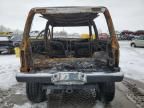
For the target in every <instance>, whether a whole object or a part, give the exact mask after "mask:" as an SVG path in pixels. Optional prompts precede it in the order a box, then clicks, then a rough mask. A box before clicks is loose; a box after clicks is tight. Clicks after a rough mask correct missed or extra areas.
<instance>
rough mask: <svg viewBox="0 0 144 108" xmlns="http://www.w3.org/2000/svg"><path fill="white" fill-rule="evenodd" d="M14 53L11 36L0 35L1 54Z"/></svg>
mask: <svg viewBox="0 0 144 108" xmlns="http://www.w3.org/2000/svg"><path fill="white" fill-rule="evenodd" d="M12 53H14V47H13V45H12V41H10V36H4V35H1V36H0V54H12Z"/></svg>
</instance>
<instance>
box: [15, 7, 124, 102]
mask: <svg viewBox="0 0 144 108" xmlns="http://www.w3.org/2000/svg"><path fill="white" fill-rule="evenodd" d="M99 13H101V14H103V15H104V17H105V20H106V22H107V26H108V29H109V33H110V37H109V38H108V39H107V40H99V37H98V30H97V26H96V24H95V22H94V19H96V18H97V17H98V16H99ZM36 14H40V15H41V17H42V18H44V19H46V20H47V22H46V24H45V29H44V30H43V31H42V32H43V33H40V34H39V35H38V36H37V37H36V38H35V39H31V38H30V36H29V33H30V29H31V25H32V21H33V18H34V16H35V15H36ZM78 26H79V27H83V26H87V27H88V31H89V36H90V37H89V39H82V38H76V37H74V38H54V32H53V31H54V28H55V27H78ZM50 28H51V29H50ZM92 31H94V34H95V36H96V37H95V38H94V39H92ZM40 37H41V38H40ZM20 59H21V68H20V71H21V72H20V73H18V74H17V75H16V79H17V81H19V82H26V92H27V97H28V99H29V100H30V101H32V102H42V101H44V100H45V99H46V89H51V90H69V89H70V90H75V89H78V90H81V89H88V90H90V89H95V90H96V93H97V94H98V97H99V99H100V100H104V101H106V102H110V101H112V100H113V98H114V94H115V82H119V81H122V79H123V74H122V73H121V72H120V67H119V44H118V41H117V39H116V36H115V30H114V26H113V23H112V19H111V16H110V13H109V11H108V9H107V8H106V7H45V8H33V9H31V11H30V12H29V15H28V18H27V21H26V24H25V29H24V33H23V40H22V43H21V56H20Z"/></svg>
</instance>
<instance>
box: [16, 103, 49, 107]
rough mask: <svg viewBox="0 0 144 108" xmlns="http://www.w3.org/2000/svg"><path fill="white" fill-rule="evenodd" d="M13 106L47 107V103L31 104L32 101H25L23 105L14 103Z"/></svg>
mask: <svg viewBox="0 0 144 108" xmlns="http://www.w3.org/2000/svg"><path fill="white" fill-rule="evenodd" d="M13 108H47V103H46V102H43V103H39V104H31V103H25V104H23V105H16V104H15V105H14V106H13Z"/></svg>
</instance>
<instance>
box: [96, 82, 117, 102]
mask: <svg viewBox="0 0 144 108" xmlns="http://www.w3.org/2000/svg"><path fill="white" fill-rule="evenodd" d="M99 89H100V91H99V94H98V99H99V100H100V101H103V102H105V103H109V102H111V101H112V100H113V99H114V96H115V83H114V82H105V83H101V84H99Z"/></svg>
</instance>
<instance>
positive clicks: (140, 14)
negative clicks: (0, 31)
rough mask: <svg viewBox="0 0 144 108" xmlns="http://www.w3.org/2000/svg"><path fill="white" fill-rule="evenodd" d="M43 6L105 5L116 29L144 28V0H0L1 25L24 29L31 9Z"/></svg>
mask: <svg viewBox="0 0 144 108" xmlns="http://www.w3.org/2000/svg"><path fill="white" fill-rule="evenodd" d="M43 6H45V7H48V6H51V7H52V6H105V7H107V8H108V9H109V11H110V13H111V16H112V19H113V23H114V26H115V30H118V31H122V30H132V31H136V30H144V0H0V25H4V26H6V27H9V28H11V29H20V30H23V29H24V25H25V21H26V18H27V15H28V12H29V10H30V9H31V8H33V7H43ZM103 23H104V22H103V21H102V20H100V21H99V22H98V24H99V25H100V29H103V28H104V27H103V26H102V25H104V24H103ZM104 29H105V28H104Z"/></svg>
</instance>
